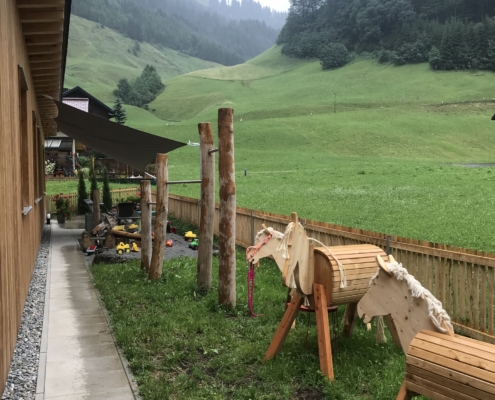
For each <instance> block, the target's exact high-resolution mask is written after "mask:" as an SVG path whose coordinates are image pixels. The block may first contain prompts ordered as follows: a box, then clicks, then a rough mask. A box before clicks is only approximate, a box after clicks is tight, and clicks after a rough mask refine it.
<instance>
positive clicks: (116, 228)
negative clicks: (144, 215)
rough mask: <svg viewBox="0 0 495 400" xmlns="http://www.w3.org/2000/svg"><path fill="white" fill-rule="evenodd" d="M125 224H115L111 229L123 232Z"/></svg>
mask: <svg viewBox="0 0 495 400" xmlns="http://www.w3.org/2000/svg"><path fill="white" fill-rule="evenodd" d="M124 228H125V226H124V225H116V226H114V227H113V230H114V231H119V232H123V231H124V230H125V229H124Z"/></svg>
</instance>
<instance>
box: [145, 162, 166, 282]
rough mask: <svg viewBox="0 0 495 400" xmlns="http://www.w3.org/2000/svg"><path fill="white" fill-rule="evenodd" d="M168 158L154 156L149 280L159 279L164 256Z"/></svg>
mask: <svg viewBox="0 0 495 400" xmlns="http://www.w3.org/2000/svg"><path fill="white" fill-rule="evenodd" d="M167 181H168V156H167V155H166V154H157V155H156V208H155V210H156V220H155V237H154V243H153V252H152V256H151V263H150V269H149V273H148V277H149V279H160V277H161V276H162V266H163V257H164V256H165V240H166V235H167V212H168V185H167Z"/></svg>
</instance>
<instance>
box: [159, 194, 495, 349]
mask: <svg viewBox="0 0 495 400" xmlns="http://www.w3.org/2000/svg"><path fill="white" fill-rule="evenodd" d="M169 213H170V214H171V215H174V216H175V217H177V218H179V219H181V220H183V221H187V222H189V223H192V224H194V225H196V226H197V225H199V217H200V203H199V200H198V199H191V198H187V197H181V196H175V195H170V198H169ZM218 218H219V212H218V205H217V208H216V212H215V234H218ZM289 222H290V217H288V216H284V215H279V214H273V213H268V212H262V211H256V210H249V209H245V208H237V217H236V242H237V244H239V245H240V246H243V247H247V246H250V245H252V244H253V241H254V237H255V235H256V233H257V232H258V231H259V230H260V229H261V224H265V225H267V226H270V227H273V228H274V229H275V230H278V231H281V232H283V231H284V230H285V227H286V226H287V224H288V223H289ZM301 222H302V223H303V224H304V227H305V229H306V232H307V234H308V236H309V237H312V238H315V239H318V240H319V241H321V242H323V243H325V244H327V245H330V246H338V245H352V244H362V243H370V244H374V245H376V246H379V247H381V248H383V249H384V250H387V248H388V249H389V251H390V253H391V254H392V255H393V256H394V257H395V258H396V259H397V261H399V262H401V263H402V264H403V265H404V267H406V268H407V269H408V270H409V272H410V273H411V274H412V275H414V276H415V277H416V279H418V280H419V281H420V282H421V284H422V285H423V286H425V287H426V288H427V289H428V290H430V292H432V293H433V295H435V297H437V298H438V299H439V300H440V301H441V302H442V303H443V306H444V308H445V310H446V311H447V312H448V313H449V315H450V316H451V318H452V321H453V322H454V326H455V328H456V330H457V331H458V332H460V333H463V334H467V335H469V336H472V337H474V338H476V339H479V340H484V341H488V342H491V343H495V336H494V314H495V310H494V307H495V299H494V297H495V284H494V271H495V255H494V254H492V253H490V254H487V253H485V252H480V251H476V250H469V249H461V248H457V247H449V246H446V245H442V244H437V243H431V242H424V241H420V240H414V239H408V238H403V237H398V236H389V235H386V234H383V233H376V232H369V231H364V230H361V229H356V228H349V227H344V226H339V225H334V224H328V223H324V222H318V221H312V220H302V221H301Z"/></svg>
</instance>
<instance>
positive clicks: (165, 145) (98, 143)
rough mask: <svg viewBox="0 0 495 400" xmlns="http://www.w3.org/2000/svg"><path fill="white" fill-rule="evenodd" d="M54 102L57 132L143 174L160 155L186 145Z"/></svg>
mask: <svg viewBox="0 0 495 400" xmlns="http://www.w3.org/2000/svg"><path fill="white" fill-rule="evenodd" d="M54 101H55V104H56V105H57V108H58V117H56V118H54V119H55V121H56V122H57V126H58V130H59V131H60V132H63V133H64V134H66V135H67V136H69V137H70V138H72V139H74V140H77V141H78V142H81V143H84V144H85V145H86V146H88V147H91V148H92V149H94V150H96V151H98V152H99V153H103V154H105V155H106V156H108V157H110V158H113V159H115V160H117V161H120V162H122V163H124V164H127V165H129V166H131V167H133V168H135V169H137V170H140V171H144V169H145V167H146V165H148V164H149V163H151V162H154V161H155V159H156V154H157V153H169V152H171V151H172V150H175V149H178V148H179V147H182V146H185V145H186V144H185V143H182V142H177V141H175V140H171V139H166V138H163V137H160V136H155V135H151V134H149V133H146V132H142V131H139V130H137V129H133V128H129V127H128V126H124V125H119V124H117V123H115V122H111V121H108V120H106V119H104V118H100V117H97V116H96V115H93V114H89V113H87V112H84V111H81V110H78V109H77V108H74V107H71V106H69V105H66V104H63V103H61V102H59V101H56V100H54Z"/></svg>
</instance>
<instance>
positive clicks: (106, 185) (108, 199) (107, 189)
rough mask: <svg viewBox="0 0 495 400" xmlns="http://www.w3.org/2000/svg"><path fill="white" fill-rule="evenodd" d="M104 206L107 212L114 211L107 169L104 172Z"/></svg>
mask: <svg viewBox="0 0 495 400" xmlns="http://www.w3.org/2000/svg"><path fill="white" fill-rule="evenodd" d="M103 204H104V205H105V208H106V209H107V210H111V209H112V193H111V192H110V184H109V182H108V171H107V169H106V168H105V169H104V170H103Z"/></svg>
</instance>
